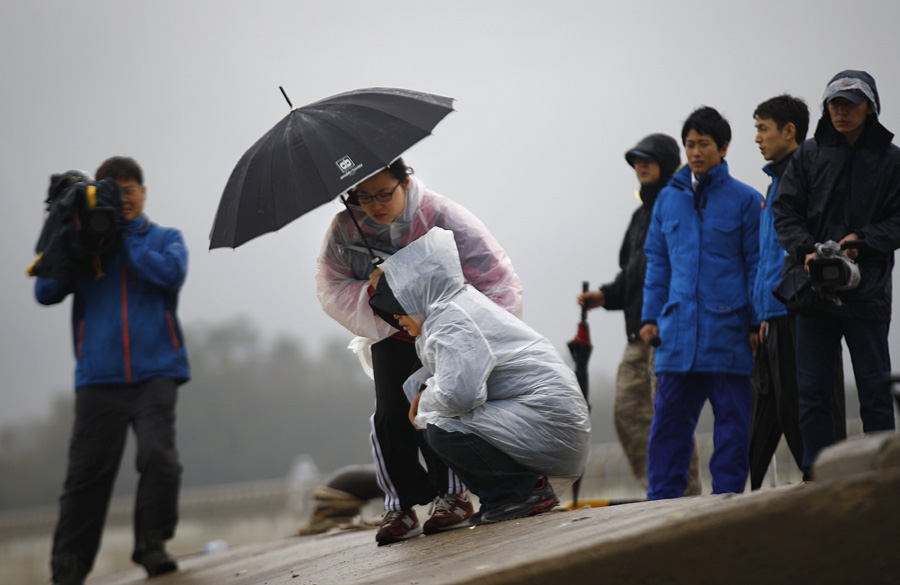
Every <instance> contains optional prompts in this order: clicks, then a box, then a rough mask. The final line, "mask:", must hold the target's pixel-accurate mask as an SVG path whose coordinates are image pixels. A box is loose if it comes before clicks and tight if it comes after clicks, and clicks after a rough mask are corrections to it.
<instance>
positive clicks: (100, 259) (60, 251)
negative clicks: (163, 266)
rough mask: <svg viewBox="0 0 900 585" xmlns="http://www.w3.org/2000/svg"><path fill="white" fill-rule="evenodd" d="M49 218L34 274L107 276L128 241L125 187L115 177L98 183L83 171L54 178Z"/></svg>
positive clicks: (47, 201)
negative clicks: (108, 266) (125, 236)
mask: <svg viewBox="0 0 900 585" xmlns="http://www.w3.org/2000/svg"><path fill="white" fill-rule="evenodd" d="M44 203H45V204H46V212H47V218H46V221H45V222H44V226H43V229H42V230H41V235H40V237H39V238H38V243H37V246H36V247H35V252H37V254H38V257H37V259H36V260H35V261H34V263H32V265H31V266H29V267H28V274H30V275H31V276H45V277H49V278H72V277H76V276H85V275H89V274H93V275H95V276H97V277H98V278H99V277H100V276H103V268H104V266H105V265H106V264H107V263H108V262H109V261H110V260H111V259H112V257H113V256H114V255H115V254H116V252H118V250H119V247H120V245H121V243H122V232H123V230H124V227H125V218H124V217H123V216H122V213H121V207H122V189H121V188H120V187H119V186H118V185H117V184H116V182H115V181H114V180H113V179H111V178H106V179H103V180H101V181H94V180H93V178H92V177H91V176H90V175H88V174H87V173H85V172H83V171H68V172H66V173H60V174H54V175H52V176H51V177H50V188H49V189H48V191H47V199H45V200H44Z"/></svg>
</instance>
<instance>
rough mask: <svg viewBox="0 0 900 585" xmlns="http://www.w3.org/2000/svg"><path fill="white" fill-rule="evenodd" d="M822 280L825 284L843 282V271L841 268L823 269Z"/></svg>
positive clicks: (829, 267) (828, 267)
mask: <svg viewBox="0 0 900 585" xmlns="http://www.w3.org/2000/svg"><path fill="white" fill-rule="evenodd" d="M822 280H824V281H825V282H835V283H838V282H841V281H843V278H841V269H840V267H839V266H824V267H822Z"/></svg>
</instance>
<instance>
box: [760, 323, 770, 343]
mask: <svg viewBox="0 0 900 585" xmlns="http://www.w3.org/2000/svg"><path fill="white" fill-rule="evenodd" d="M768 328H769V324H768V323H766V322H765V321H763V322H762V323H760V324H759V342H760V343H763V342H764V341H765V340H766V330H768Z"/></svg>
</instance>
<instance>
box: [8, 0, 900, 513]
mask: <svg viewBox="0 0 900 585" xmlns="http://www.w3.org/2000/svg"><path fill="white" fill-rule="evenodd" d="M897 22H900V5H898V4H896V3H888V2H883V1H872V0H862V1H859V2H855V3H852V4H848V3H846V2H836V1H833V0H828V1H800V2H791V1H777V0H758V1H755V2H752V3H748V2H737V1H728V0H720V1H716V2H713V1H702V0H684V1H682V2H678V3H668V2H661V1H657V2H643V3H622V2H615V3H614V2H607V1H594V2H588V1H566V0H562V1H558V2H553V3H525V2H514V1H486V0H481V1H477V2H476V1H468V0H463V1H456V2H444V3H441V4H440V5H437V4H436V3H425V2H412V1H408V2H407V1H392V0H388V1H383V2H378V3H373V2H360V1H352V2H335V1H333V0H331V1H317V0H305V1H302V2H298V1H296V0H295V1H287V0H281V1H266V2H262V1H261V2H214V1H212V0H178V1H174V0H162V1H157V2H152V3H150V2H123V1H114V0H85V1H81V2H78V3H75V2H57V1H50V0H29V1H27V2H25V1H22V0H15V1H9V2H4V3H3V5H2V6H0V55H2V56H0V79H2V88H3V89H2V90H0V92H2V93H0V100H2V102H0V103H2V107H0V141H2V156H0V169H2V175H0V176H2V177H3V181H4V184H3V190H4V191H5V193H4V195H3V197H2V201H3V204H4V210H3V214H2V218H3V226H2V229H0V245H2V250H3V252H4V253H3V254H2V255H0V269H2V272H3V274H4V278H3V285H2V288H0V325H2V333H0V373H2V378H0V438H2V440H0V456H3V455H4V454H6V455H8V454H9V453H10V452H11V451H13V450H14V451H15V452H16V453H24V452H28V451H27V449H25V447H28V445H24V446H23V443H22V441H23V440H25V439H23V437H25V436H26V435H27V437H28V439H27V441H30V442H31V443H30V445H31V447H34V445H35V444H37V443H38V442H40V441H44V442H49V443H48V446H47V447H45V449H44V450H43V451H34V452H46V453H49V452H54V450H55V451H58V459H57V460H48V459H46V458H44V459H40V460H35V461H32V463H33V465H35V466H37V467H43V468H47V469H53V470H54V473H55V474H56V475H55V476H54V477H55V479H54V480H53V482H51V485H50V486H49V488H48V489H47V494H48V496H47V497H49V498H50V499H51V500H52V498H55V497H56V494H57V493H58V490H59V489H60V487H61V478H62V474H63V469H62V466H63V465H64V462H65V452H64V451H65V445H66V442H67V438H68V433H69V428H68V427H67V426H66V425H67V424H70V420H71V418H69V419H66V416H67V413H68V416H69V417H70V415H71V403H70V401H71V396H72V373H73V367H74V358H73V354H72V345H71V332H70V321H69V311H70V301H66V302H65V303H63V304H62V305H58V306H54V307H49V308H48V307H41V306H39V305H38V304H37V303H36V302H35V301H34V298H33V292H32V289H33V285H34V283H33V280H32V279H30V278H29V277H27V276H26V274H25V268H26V267H27V266H28V265H29V264H30V263H31V261H32V260H33V259H34V244H35V242H36V241H37V237H38V233H39V231H40V228H41V224H42V221H43V203H42V202H43V199H44V197H45V195H46V189H47V186H48V184H49V176H50V174H52V173H55V172H62V171H65V170H68V169H73V168H74V169H85V170H87V171H89V172H91V173H93V172H94V171H95V170H96V168H97V166H98V165H99V164H100V163H101V162H102V161H103V160H104V159H106V158H107V157H109V156H112V155H126V156H133V157H135V158H136V159H137V160H138V161H139V163H140V164H141V165H142V166H143V168H144V172H145V184H146V186H147V204H146V208H145V210H146V212H147V214H148V216H149V217H150V218H151V219H152V220H153V221H155V222H157V223H159V224H161V225H165V226H174V227H177V228H179V229H181V230H182V232H183V233H184V236H185V240H186V243H187V245H188V247H189V249H190V252H191V256H190V264H189V272H188V279H187V283H186V285H185V287H184V289H183V291H182V294H181V304H180V316H181V320H182V323H183V324H184V325H185V328H186V330H187V334H188V353H189V357H190V358H191V361H192V365H193V366H194V381H192V382H191V383H189V384H188V385H186V386H184V387H183V389H182V394H181V403H180V405H179V417H180V418H179V427H178V428H179V433H180V434H179V441H180V444H181V445H180V446H181V450H182V452H183V453H184V452H185V451H192V452H195V453H196V454H197V455H196V456H192V457H191V458H190V461H191V463H190V464H188V463H187V462H186V471H185V474H186V476H185V477H186V481H187V482H194V483H197V482H204V481H208V482H214V481H222V480H225V479H227V477H226V475H227V474H226V475H222V473H220V471H221V470H220V471H217V470H216V469H215V468H214V466H211V468H202V467H198V466H201V463H194V462H195V461H202V459H203V458H215V457H220V458H221V457H225V458H227V457H228V455H229V454H236V453H238V452H241V453H244V452H246V453H250V454H251V455H250V457H249V458H250V459H252V458H254V457H255V458H256V459H258V467H254V466H252V465H251V466H249V467H242V468H241V469H240V470H237V471H235V470H234V469H232V476H228V477H233V475H234V474H235V473H238V474H241V475H242V476H257V477H271V476H272V474H275V475H279V474H281V473H287V468H288V466H289V465H290V458H291V454H300V453H310V454H311V455H312V456H313V457H314V458H315V460H316V462H317V463H318V464H319V466H320V468H322V469H323V470H328V469H334V468H335V467H337V466H338V465H342V464H345V463H354V462H367V461H368V446H367V445H366V444H365V437H366V435H367V433H368V414H369V413H370V412H371V410H372V406H373V401H374V394H373V392H372V389H371V383H370V382H369V381H367V379H366V378H364V377H363V374H362V372H361V370H360V369H359V367H358V365H357V363H356V361H355V360H356V358H355V357H354V356H353V355H352V354H351V353H350V352H349V351H348V350H346V349H344V348H345V347H346V344H347V343H348V342H349V341H350V339H351V338H352V335H351V334H350V333H348V332H347V331H346V330H344V329H343V328H342V327H341V326H340V325H338V324H337V323H336V322H334V321H332V320H331V319H330V318H329V317H328V316H327V315H325V314H324V312H323V311H322V310H321V308H320V306H319V303H318V301H317V299H316V296H315V282H314V278H313V276H314V272H315V259H316V256H317V255H318V252H319V249H320V247H321V244H322V241H323V238H324V236H325V232H326V230H327V229H328V226H329V224H330V221H331V218H332V217H333V216H334V214H335V213H337V212H338V211H340V209H341V206H340V203H338V202H335V203H332V204H328V205H325V206H322V207H320V208H318V209H316V210H315V211H313V212H311V213H309V214H307V215H305V216H304V217H301V218H300V219H298V220H296V221H295V222H293V223H292V224H290V225H288V226H287V227H285V228H283V229H282V230H281V231H280V232H279V233H277V234H268V235H265V236H262V237H260V238H258V239H256V240H253V241H250V242H248V243H247V244H245V245H243V246H242V247H240V248H238V249H236V250H234V251H232V250H227V249H226V250H221V249H219V250H215V251H212V252H210V251H208V244H209V241H208V235H209V230H210V227H211V225H212V220H213V217H214V215H215V211H216V207H217V204H218V201H219V197H220V195H221V192H222V189H223V188H224V186H225V183H226V181H227V179H228V176H229V174H230V173H231V170H232V168H233V167H234V165H235V164H236V163H237V161H238V159H239V158H240V156H241V155H242V154H243V153H244V151H245V150H246V149H247V148H249V147H250V145H252V144H253V142H255V141H256V140H257V139H258V138H259V137H260V136H261V135H262V134H263V133H265V132H266V131H267V130H268V129H269V128H270V127H271V126H273V125H274V124H275V123H276V122H277V121H278V120H280V119H281V118H282V117H283V116H284V115H286V114H287V113H288V106H287V104H286V103H285V101H284V99H283V97H282V96H281V93H280V92H279V91H278V86H279V85H283V86H284V88H285V90H286V91H287V93H288V95H289V96H290V98H291V100H292V102H293V103H294V104H295V105H297V106H299V105H303V104H306V103H309V102H312V101H316V100H319V99H322V98H324V97H327V96H330V95H333V94H336V93H340V92H343V91H348V90H351V89H357V88H364V87H376V86H387V87H403V88H409V89H415V90H419V91H426V92H430V93H436V94H441V95H446V96H450V97H454V98H456V100H457V101H456V104H455V105H456V109H457V112H455V113H453V114H451V115H450V116H448V117H447V118H446V119H445V120H444V121H443V122H441V123H440V124H439V125H438V126H437V128H436V129H435V131H434V136H432V137H429V138H427V139H425V140H424V141H422V142H421V143H419V144H418V145H417V146H415V147H414V148H413V149H411V150H410V151H409V152H408V153H407V154H406V155H405V159H406V161H407V162H408V163H409V164H410V165H411V166H412V167H414V168H415V170H416V175H417V176H418V177H419V178H421V179H422V180H423V181H424V182H425V184H426V185H427V186H428V187H429V188H431V189H433V190H435V191H437V192H439V193H441V194H443V195H446V196H447V197H450V198H451V199H453V200H455V201H457V202H459V203H461V204H462V205H464V206H465V207H467V208H468V209H470V210H471V211H472V212H473V213H475V214H476V215H477V216H478V217H479V218H481V219H482V220H483V221H484V222H485V224H486V225H487V226H488V228H489V229H490V230H491V231H492V232H493V233H494V235H495V236H496V238H497V239H498V241H499V242H500V243H501V244H502V245H503V246H504V248H505V249H506V251H507V252H508V254H509V256H510V257H511V259H512V261H513V264H514V265H515V268H516V271H517V272H518V274H519V276H520V277H521V279H522V281H523V283H524V286H525V299H524V306H525V315H524V318H525V321H526V322H528V323H529V324H530V325H532V326H533V327H534V328H535V329H537V330H538V331H540V332H541V333H543V334H544V335H546V336H547V337H548V338H549V339H550V340H551V341H552V342H553V343H554V344H555V345H556V347H557V348H558V349H559V350H560V351H561V353H563V354H564V355H565V356H566V357H567V358H568V350H567V349H566V346H565V344H566V342H567V341H568V340H569V339H571V338H572V337H573V336H574V334H575V327H576V324H577V321H578V318H579V309H578V307H577V305H576V304H575V297H576V295H577V294H578V293H579V292H580V289H581V282H582V280H588V281H590V283H591V286H592V287H597V286H599V285H600V284H602V283H605V282H608V281H610V280H612V279H613V277H614V276H615V274H616V272H617V271H618V266H617V264H618V252H619V246H620V244H621V240H622V236H623V234H624V231H625V228H626V226H627V224H628V222H629V220H630V216H631V213H632V212H633V210H634V209H635V208H636V207H637V205H638V201H637V200H636V198H635V196H634V191H635V189H636V187H637V181H636V179H635V176H634V172H633V170H632V169H631V168H630V167H629V166H628V165H627V163H626V162H625V160H624V153H625V151H626V150H627V149H629V148H630V147H631V146H633V145H634V144H635V143H636V142H637V141H638V140H639V139H640V138H641V137H643V136H644V135H646V134H649V133H651V132H665V133H668V134H671V135H672V136H675V137H676V138H679V137H680V131H681V124H682V122H683V121H684V119H685V118H686V117H687V115H688V114H689V113H690V112H691V111H692V110H694V109H695V108H697V107H699V106H701V105H710V106H713V107H715V108H717V109H718V110H719V111H720V112H722V114H723V115H724V116H725V117H726V118H727V119H728V120H729V121H730V123H731V126H732V132H733V139H732V143H731V145H730V148H729V150H728V154H727V157H726V159H727V161H728V163H729V166H730V170H731V174H732V175H733V176H734V177H736V178H738V179H739V180H742V181H744V182H746V183H748V184H750V185H752V186H754V187H755V188H757V189H758V190H760V191H764V190H765V188H766V186H767V184H768V180H767V178H766V176H765V175H764V174H763V172H762V171H761V170H760V169H761V167H762V166H763V165H764V164H765V161H764V160H763V159H762V157H761V156H760V154H759V151H758V149H757V147H756V145H755V144H754V142H753V139H754V136H755V131H754V128H753V118H752V113H753V110H754V109H755V107H756V105H757V104H758V103H760V102H761V101H763V100H765V99H768V98H770V97H772V96H774V95H777V94H780V93H783V92H790V93H792V94H793V95H797V96H801V97H803V98H805V99H806V101H807V102H808V103H809V105H810V110H811V118H812V120H811V130H810V131H811V132H812V130H813V129H814V128H815V123H816V120H817V119H818V117H819V115H820V113H821V109H820V100H821V95H822V91H823V89H824V87H825V84H826V82H827V81H828V80H829V79H830V78H831V76H832V75H833V74H834V73H836V72H838V71H840V70H842V69H848V68H853V69H864V70H866V71H868V72H869V73H871V74H872V75H873V76H874V77H875V79H876V81H877V83H878V89H879V92H880V95H881V99H882V106H883V110H882V115H881V121H882V122H883V123H884V125H885V126H886V127H887V128H888V129H890V130H893V131H898V130H900V78H898V76H897V68H896V56H897V55H898V54H900V37H898V35H897V34H896V27H897ZM679 142H680V140H679ZM682 160H683V153H682ZM896 278H897V276H896V275H895V283H896ZM895 297H896V294H895ZM590 322H591V328H592V336H593V343H594V353H593V356H592V360H591V372H592V376H593V378H592V382H593V384H592V388H591V401H592V403H593V404H594V405H595V412H594V426H595V431H594V432H595V440H600V439H601V438H604V437H605V439H604V440H613V439H614V432H613V431H612V420H611V415H609V416H607V414H605V413H606V412H607V411H606V410H604V408H605V406H606V405H608V404H609V403H611V402H612V379H613V378H614V375H615V370H616V367H617V365H618V362H619V359H620V357H621V353H622V350H623V347H624V343H625V332H624V318H623V316H622V314H621V312H606V311H605V310H603V309H598V310H595V311H592V312H591V315H590ZM891 343H892V357H893V360H894V364H895V367H896V364H897V363H898V355H900V354H898V352H900V339H898V336H897V333H896V329H895V330H894V331H893V332H892V334H891ZM847 371H848V374H849V369H848V370H847ZM848 385H852V379H851V378H850V376H849V375H848ZM600 405H603V407H600ZM857 414H858V411H857V407H856V406H855V405H852V406H848V416H851V417H855V416H856V415H857ZM242 418H243V420H244V421H245V423H246V424H244V425H241V424H239V423H238V422H236V421H239V420H241V419H242ZM226 421H227V422H226ZM248 421H252V422H248ZM204 423H205V424H206V426H201V425H202V424H204ZM216 423H218V424H216ZM201 428H202V429H203V432H202V433H201V432H199V430H200V429H201ZM277 430H282V431H286V430H289V432H285V433H282V434H277V433H276V432H275V431H277ZM26 431H30V433H26ZM23 433H24V434H23ZM229 437H230V439H231V442H228V438H229ZM27 441H26V442H27ZM338 441H347V445H337V444H336V442H338ZM348 445H349V446H348ZM23 449H25V450H24V451H23ZM359 458H362V461H360V460H359ZM26 459H28V458H26ZM31 459H36V457H34V456H31ZM242 461H243V460H242ZM191 465H193V466H194V468H193V470H192V468H191ZM242 465H243V464H242ZM130 466H131V463H130V461H129V460H128V459H126V460H125V463H124V466H123V467H130ZM276 469H281V471H277V472H276V471H275V470H276ZM0 481H3V482H7V479H6V477H4V478H3V479H2V480H0ZM48 501H49V500H48Z"/></svg>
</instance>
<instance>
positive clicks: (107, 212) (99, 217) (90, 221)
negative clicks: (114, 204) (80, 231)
mask: <svg viewBox="0 0 900 585" xmlns="http://www.w3.org/2000/svg"><path fill="white" fill-rule="evenodd" d="M113 213H114V211H113V210H111V209H92V210H91V211H90V212H88V217H87V222H85V229H86V230H87V231H88V232H90V233H91V234H94V235H97V236H105V235H108V234H110V233H112V232H113V229H114V227H115V219H114V217H113Z"/></svg>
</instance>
